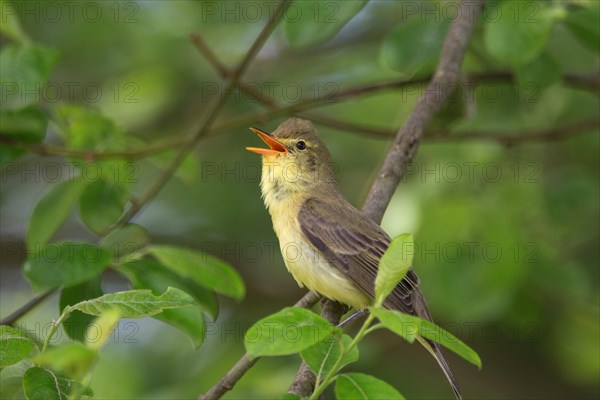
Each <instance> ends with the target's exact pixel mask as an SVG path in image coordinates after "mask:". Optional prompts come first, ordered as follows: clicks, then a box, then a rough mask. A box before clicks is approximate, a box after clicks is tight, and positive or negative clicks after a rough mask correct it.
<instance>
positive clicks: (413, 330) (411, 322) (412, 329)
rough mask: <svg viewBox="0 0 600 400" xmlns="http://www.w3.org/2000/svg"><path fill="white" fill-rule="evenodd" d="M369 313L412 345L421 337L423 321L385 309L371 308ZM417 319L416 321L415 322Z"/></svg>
mask: <svg viewBox="0 0 600 400" xmlns="http://www.w3.org/2000/svg"><path fill="white" fill-rule="evenodd" d="M369 311H370V312H371V313H372V314H373V315H375V316H376V317H377V319H379V321H380V322H381V323H382V324H383V325H384V326H385V327H386V328H388V329H389V330H390V331H392V332H394V333H395V334H396V335H399V336H402V337H403V338H404V339H405V340H406V341H407V342H409V343H412V342H414V341H415V339H416V338H417V336H418V335H419V327H420V326H421V320H420V319H419V318H416V317H413V316H411V315H408V314H404V313H401V312H398V311H393V310H385V309H383V308H378V307H371V308H369ZM415 319H416V320H415Z"/></svg>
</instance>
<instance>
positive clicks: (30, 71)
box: [0, 44, 58, 110]
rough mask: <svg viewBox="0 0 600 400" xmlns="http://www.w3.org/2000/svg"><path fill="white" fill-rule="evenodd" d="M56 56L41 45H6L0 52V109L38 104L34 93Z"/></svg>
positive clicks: (55, 53) (36, 95) (44, 80)
mask: <svg viewBox="0 0 600 400" xmlns="http://www.w3.org/2000/svg"><path fill="white" fill-rule="evenodd" d="M57 58H58V53H57V52H56V51H55V50H53V49H51V48H49V47H45V46H41V45H29V46H15V45H13V44H9V45H7V46H5V47H4V48H3V49H2V51H0V85H1V86H2V92H3V95H2V99H0V106H1V108H2V109H4V110H6V109H17V108H23V107H26V106H28V105H30V104H33V103H39V101H40V95H39V93H37V92H38V91H39V89H40V88H41V87H42V86H43V85H44V84H45V83H46V81H47V79H48V76H49V74H50V70H51V69H52V66H53V65H54V63H55V62H56V60H57ZM32 92H33V93H32Z"/></svg>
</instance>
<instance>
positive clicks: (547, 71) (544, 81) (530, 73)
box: [516, 52, 562, 90]
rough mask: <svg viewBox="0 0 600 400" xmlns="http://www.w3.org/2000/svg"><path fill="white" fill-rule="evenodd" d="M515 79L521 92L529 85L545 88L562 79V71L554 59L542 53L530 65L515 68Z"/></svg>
mask: <svg viewBox="0 0 600 400" xmlns="http://www.w3.org/2000/svg"><path fill="white" fill-rule="evenodd" d="M516 72H517V79H518V82H519V85H520V86H521V87H522V88H523V90H528V88H530V87H531V85H535V86H534V87H536V88H542V89H544V88H547V87H549V86H551V85H554V84H555V83H556V82H559V81H560V80H561V79H562V71H561V69H560V66H559V65H558V63H557V62H556V61H555V60H554V58H553V57H552V56H551V55H550V54H548V53H546V52H544V53H542V54H540V55H539V56H538V57H537V58H536V59H535V60H533V61H532V62H531V63H529V64H527V65H524V66H522V67H517V69H516Z"/></svg>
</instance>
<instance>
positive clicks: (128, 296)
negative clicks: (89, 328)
mask: <svg viewBox="0 0 600 400" xmlns="http://www.w3.org/2000/svg"><path fill="white" fill-rule="evenodd" d="M193 304H194V299H193V298H192V297H190V296H189V295H188V294H186V293H185V292H183V291H181V290H179V289H175V288H168V289H167V291H166V292H164V293H163V294H162V295H160V296H155V295H153V294H152V291H150V290H129V291H125V292H115V293H108V294H105V295H104V296H101V297H98V298H96V299H92V300H86V301H82V302H80V303H77V304H75V305H73V306H71V307H69V309H70V310H69V311H73V310H79V311H82V312H84V313H86V314H90V315H100V314H102V313H104V312H107V311H111V310H116V311H118V312H119V313H120V314H121V316H122V317H123V318H143V317H151V316H153V315H156V314H158V313H160V312H162V311H163V310H167V309H170V308H178V307H185V306H191V305H193Z"/></svg>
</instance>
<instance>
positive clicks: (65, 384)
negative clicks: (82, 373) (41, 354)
mask: <svg viewBox="0 0 600 400" xmlns="http://www.w3.org/2000/svg"><path fill="white" fill-rule="evenodd" d="M23 389H24V392H25V396H26V397H27V400H66V399H67V398H69V396H70V395H71V394H74V393H78V394H80V395H84V396H91V395H92V392H91V390H90V389H89V388H82V387H81V385H79V384H77V383H76V382H73V381H70V380H68V379H66V378H63V377H61V376H59V375H57V374H55V373H54V372H52V371H50V370H49V369H46V368H40V367H33V368H30V369H28V370H27V372H25V376H24V377H23Z"/></svg>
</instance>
